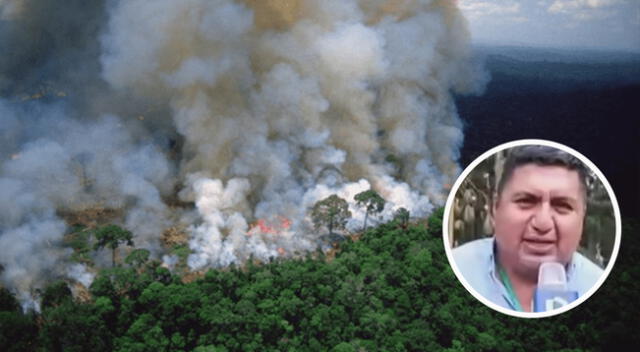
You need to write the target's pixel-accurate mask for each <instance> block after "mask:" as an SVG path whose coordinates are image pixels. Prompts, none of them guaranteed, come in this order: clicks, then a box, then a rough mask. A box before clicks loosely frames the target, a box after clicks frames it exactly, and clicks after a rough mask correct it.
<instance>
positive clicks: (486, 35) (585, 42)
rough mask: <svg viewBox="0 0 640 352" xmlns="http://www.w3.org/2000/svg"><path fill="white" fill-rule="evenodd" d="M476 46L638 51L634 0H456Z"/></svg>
mask: <svg viewBox="0 0 640 352" xmlns="http://www.w3.org/2000/svg"><path fill="white" fill-rule="evenodd" d="M458 5H459V7H460V9H461V10H462V12H463V13H464V14H465V16H466V17H467V20H468V21H469V27H470V30H471V36H472V41H473V42H474V43H477V44H498V45H502V44H505V45H527V46H540V47H554V48H556V47H562V48H588V49H605V50H606V49H615V50H625V51H634V52H640V0H523V1H516V0H458Z"/></svg>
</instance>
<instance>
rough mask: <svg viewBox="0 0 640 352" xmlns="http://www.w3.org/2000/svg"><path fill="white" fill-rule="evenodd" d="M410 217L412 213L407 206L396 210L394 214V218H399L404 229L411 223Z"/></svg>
mask: <svg viewBox="0 0 640 352" xmlns="http://www.w3.org/2000/svg"><path fill="white" fill-rule="evenodd" d="M410 218H411V214H410V213H409V211H408V210H407V209H406V208H400V209H398V210H396V212H395V214H394V220H397V221H398V222H399V223H400V226H402V228H403V229H404V228H407V226H408V225H409V219H410Z"/></svg>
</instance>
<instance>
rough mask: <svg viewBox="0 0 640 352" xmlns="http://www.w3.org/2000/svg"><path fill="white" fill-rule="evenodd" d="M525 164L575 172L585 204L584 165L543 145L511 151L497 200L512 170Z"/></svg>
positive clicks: (499, 183)
mask: <svg viewBox="0 0 640 352" xmlns="http://www.w3.org/2000/svg"><path fill="white" fill-rule="evenodd" d="M526 164H534V165H538V166H562V167H565V168H567V169H569V170H573V171H577V172H578V178H579V179H580V184H581V186H582V190H583V195H584V201H585V204H586V201H587V189H588V187H587V182H588V181H587V180H588V177H589V172H588V171H587V168H586V167H585V165H584V164H583V163H582V161H580V160H579V159H578V158H576V157H574V156H573V155H571V154H569V153H567V152H565V151H562V150H560V149H557V148H553V147H548V146H544V145H524V146H519V147H514V148H513V149H511V152H510V153H509V155H508V156H507V159H506V161H505V163H504V168H503V171H502V177H500V181H499V182H498V187H497V197H498V198H497V199H499V198H500V195H501V194H502V190H503V189H504V187H505V185H506V184H507V183H508V182H509V180H510V179H511V176H513V172H514V170H515V169H517V168H518V167H520V166H523V165H526Z"/></svg>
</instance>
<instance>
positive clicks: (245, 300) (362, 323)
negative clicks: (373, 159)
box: [0, 210, 640, 352]
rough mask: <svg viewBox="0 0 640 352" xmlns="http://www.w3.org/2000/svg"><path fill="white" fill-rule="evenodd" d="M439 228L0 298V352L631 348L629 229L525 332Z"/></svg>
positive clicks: (115, 272)
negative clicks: (187, 272) (554, 310)
mask: <svg viewBox="0 0 640 352" xmlns="http://www.w3.org/2000/svg"><path fill="white" fill-rule="evenodd" d="M441 216H442V212H441V211H440V210H438V211H436V212H435V213H434V215H433V216H432V217H431V218H430V219H429V226H428V227H425V226H424V224H421V225H413V226H412V225H409V226H408V227H407V228H406V229H402V228H399V227H398V226H397V223H396V222H392V223H389V224H385V225H381V226H378V227H376V228H371V229H369V230H368V231H366V232H365V233H363V234H362V236H360V238H359V239H358V240H347V241H344V242H342V244H341V249H340V250H339V251H338V252H337V253H336V255H335V257H334V258H332V260H327V258H325V257H324V256H317V257H314V256H312V255H309V256H308V257H307V258H306V259H291V260H287V261H277V262H272V263H268V264H265V265H261V266H257V265H247V266H246V267H244V268H242V269H237V268H227V269H223V270H214V269H212V270H210V271H208V272H207V273H206V274H205V275H204V277H203V278H202V279H200V280H196V281H193V282H189V283H183V282H181V281H180V280H178V278H177V277H175V276H172V275H171V273H170V272H169V271H168V270H167V269H166V268H163V267H159V266H155V267H152V266H149V265H143V266H141V267H140V268H139V269H138V270H136V269H134V268H128V267H116V268H112V269H105V270H102V271H101V272H100V273H99V274H98V276H97V277H96V279H95V280H94V282H93V285H92V286H91V288H90V290H91V293H92V295H93V299H92V300H91V301H90V302H86V303H80V302H76V301H74V300H73V299H71V297H70V295H69V292H68V288H66V285H65V284H64V283H63V282H58V283H54V284H53V285H50V286H49V287H48V288H47V289H46V290H45V293H46V295H47V298H46V302H47V303H46V304H45V300H44V297H43V311H42V313H41V314H40V315H39V316H37V317H34V316H32V315H23V313H21V312H20V311H19V310H17V307H16V303H15V300H13V301H12V300H11V299H10V297H7V292H6V290H5V291H4V292H5V293H4V294H3V293H2V292H3V291H2V290H0V303H1V304H0V350H2V351H5V350H6V351H12V350H13V351H32V350H43V351H201V352H206V351H317V350H323V351H324V350H326V351H378V350H380V351H499V352H503V351H504V352H507V351H605V350H626V349H628V346H634V345H638V344H639V343H640V341H639V338H638V335H637V334H635V331H634V328H633V327H634V326H635V325H636V324H635V323H634V322H637V312H638V311H639V306H638V303H637V300H636V299H635V298H636V296H637V292H640V284H639V283H640V270H639V268H640V267H638V266H637V265H636V264H635V262H636V259H637V258H638V257H639V256H640V240H639V239H638V237H637V236H636V237H634V236H632V235H631V234H635V233H637V231H638V229H639V227H638V225H637V223H634V222H630V221H626V222H625V226H624V228H623V233H624V234H625V235H629V236H627V238H628V240H626V241H625V245H624V246H622V247H621V250H620V254H619V259H618V263H617V266H616V268H615V270H614V271H612V273H611V276H610V277H609V279H608V280H607V282H605V284H604V285H603V287H601V288H600V290H599V291H598V293H597V294H596V295H595V296H593V297H592V298H591V299H590V300H589V301H587V302H585V303H583V304H582V305H581V306H580V307H578V308H576V309H574V310H572V311H569V312H567V313H564V314H562V315H559V316H554V317H550V318H545V319H535V320H523V319H518V318H513V317H509V316H505V315H502V314H500V313H497V312H494V311H492V310H490V309H489V308H487V307H485V306H484V305H482V304H481V303H479V302H478V301H476V300H475V298H473V297H472V296H471V295H469V293H468V292H467V291H466V290H465V289H464V288H463V287H462V285H461V284H460V283H459V282H458V281H457V280H456V278H455V276H454V274H453V272H452V270H451V269H450V267H449V264H448V262H447V258H446V255H445V253H444V249H443V243H442V235H441V234H440V235H439V236H436V233H437V228H438V226H439V225H438V220H440V223H441ZM327 257H328V256H327ZM3 302H4V303H3Z"/></svg>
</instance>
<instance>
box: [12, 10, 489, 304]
mask: <svg viewBox="0 0 640 352" xmlns="http://www.w3.org/2000/svg"><path fill="white" fill-rule="evenodd" d="M51 6H52V5H48V2H46V1H35V0H23V1H19V2H6V1H4V2H0V14H1V17H0V26H1V27H2V29H6V31H4V30H3V31H0V33H2V34H0V48H3V49H6V50H9V52H14V53H15V54H14V55H10V56H9V57H3V58H2V59H1V60H0V93H2V97H1V100H0V126H1V127H0V137H1V139H0V185H2V189H1V190H0V192H2V194H3V199H12V200H13V202H12V204H10V205H5V204H3V205H0V207H1V208H0V218H1V219H2V224H1V225H0V231H1V234H0V242H1V243H2V244H3V251H2V253H0V264H1V265H2V266H3V268H4V270H3V272H2V282H3V284H5V285H8V286H9V287H12V288H14V289H16V290H19V291H20V292H30V290H32V289H33V288H34V287H41V286H42V285H43V283H45V282H46V281H47V280H48V279H50V278H51V277H55V276H58V277H71V278H74V279H75V280H76V281H78V282H81V283H83V284H87V283H88V282H90V281H91V278H92V276H91V273H90V272H88V271H87V268H84V267H79V266H78V265H77V264H73V263H71V262H70V261H69V259H68V256H69V250H64V249H62V246H61V245H60V244H61V241H62V239H63V236H64V232H65V228H66V225H65V223H64V221H63V220H62V219H61V218H60V216H59V214H60V212H61V211H67V212H69V211H71V212H73V211H77V210H82V209H85V208H87V207H92V206H96V205H99V206H104V207H109V208H115V209H123V212H122V214H124V215H123V216H122V219H120V221H121V222H122V225H123V226H125V227H127V228H128V229H130V230H132V231H133V232H134V235H135V237H134V242H135V243H136V246H137V247H142V248H147V249H150V250H151V251H152V254H153V255H154V256H155V257H156V258H161V257H162V258H164V260H165V263H166V264H167V265H169V266H171V265H173V264H174V262H175V259H176V258H175V257H173V256H171V255H167V253H165V252H166V249H165V248H163V247H162V246H161V245H160V236H161V234H162V232H163V230H164V229H166V228H167V227H169V226H176V225H179V226H182V227H184V228H187V232H188V235H189V247H190V249H191V255H190V256H189V258H188V260H187V263H188V265H189V267H190V268H191V269H192V270H200V269H203V268H206V267H222V266H227V265H229V264H231V263H242V262H244V261H246V260H248V259H250V258H254V259H258V260H262V261H266V260H269V258H272V257H278V256H285V257H287V256H294V255H298V254H302V253H304V252H305V251H309V250H315V249H316V248H317V247H318V246H322V245H323V241H324V240H323V237H322V236H321V234H322V233H323V231H316V230H314V229H313V228H312V227H311V226H312V225H311V221H310V218H309V214H308V211H309V209H310V208H311V207H312V206H313V204H314V203H315V202H317V201H318V200H320V199H322V198H324V197H327V196H329V195H330V194H334V193H335V194H338V195H339V196H341V197H343V198H345V199H347V200H348V201H349V202H350V203H351V204H350V208H351V211H352V213H353V214H354V218H353V219H352V220H350V223H349V228H350V229H352V230H353V229H356V228H358V227H360V226H361V225H362V221H363V219H364V213H363V211H362V210H361V209H358V208H357V207H356V206H355V204H353V196H354V195H355V194H356V193H358V192H361V191H364V190H367V189H369V188H374V189H375V190H377V191H378V192H379V193H380V194H381V195H382V196H383V197H385V199H387V200H388V201H389V203H388V204H387V206H386V207H385V210H384V212H383V214H382V217H381V218H382V219H389V218H390V216H391V214H392V213H393V211H394V210H395V209H397V208H399V207H405V208H407V209H409V210H410V211H411V213H412V215H414V216H424V215H427V214H428V213H429V212H430V211H431V210H432V209H433V207H434V206H436V205H440V204H442V203H443V202H444V199H445V192H446V189H445V188H446V185H447V184H450V183H451V182H452V179H453V177H455V175H456V174H457V173H458V172H459V169H458V165H457V159H458V150H459V147H460V145H461V143H462V139H463V135H462V129H461V127H462V126H461V122H460V119H459V118H458V116H457V113H456V109H455V105H454V103H453V98H452V93H453V92H460V93H468V92H471V91H474V90H476V89H478V87H479V83H478V82H479V80H478V75H476V74H475V73H474V68H473V66H472V65H471V64H470V57H469V56H470V53H469V48H468V33H467V30H466V24H465V21H464V19H463V18H462V17H461V15H460V13H459V11H458V10H457V8H456V7H455V4H454V3H453V2H452V1H446V0H407V1H392V0H377V1H364V0H362V1H356V0H351V1H344V0H339V1H338V0H286V1H285V0H266V1H258V0H245V1H232V0H184V1H173V0H157V1H146V0H126V1H125V0H122V1H119V0H112V1H106V2H91V4H88V3H86V2H82V1H73V2H71V3H70V4H65V11H58V10H57V9H56V10H55V11H54V10H53V9H51ZM45 14H49V16H45ZM79 16H84V18H83V17H79ZM79 18H83V19H82V20H79ZM56 23H58V24H56ZM45 35H46V36H50V38H51V40H42V39H38V38H42V37H43V36H45ZM96 38H97V39H96ZM37 39H38V40H37ZM25 43H29V44H25ZM43 86H44V87H47V89H44V90H43V89H42V87H43ZM35 93H39V95H38V94H35ZM25 97H26V98H25ZM36 98H40V99H36ZM5 196H6V197H5ZM175 204H180V206H176V205H175ZM36 256H37V257H38V258H41V260H42V262H39V261H33V262H29V263H21V262H19V260H18V259H17V258H34V257H36ZM24 260H26V259H24ZM24 260H23V261H24ZM20 270H21V271H20Z"/></svg>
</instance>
